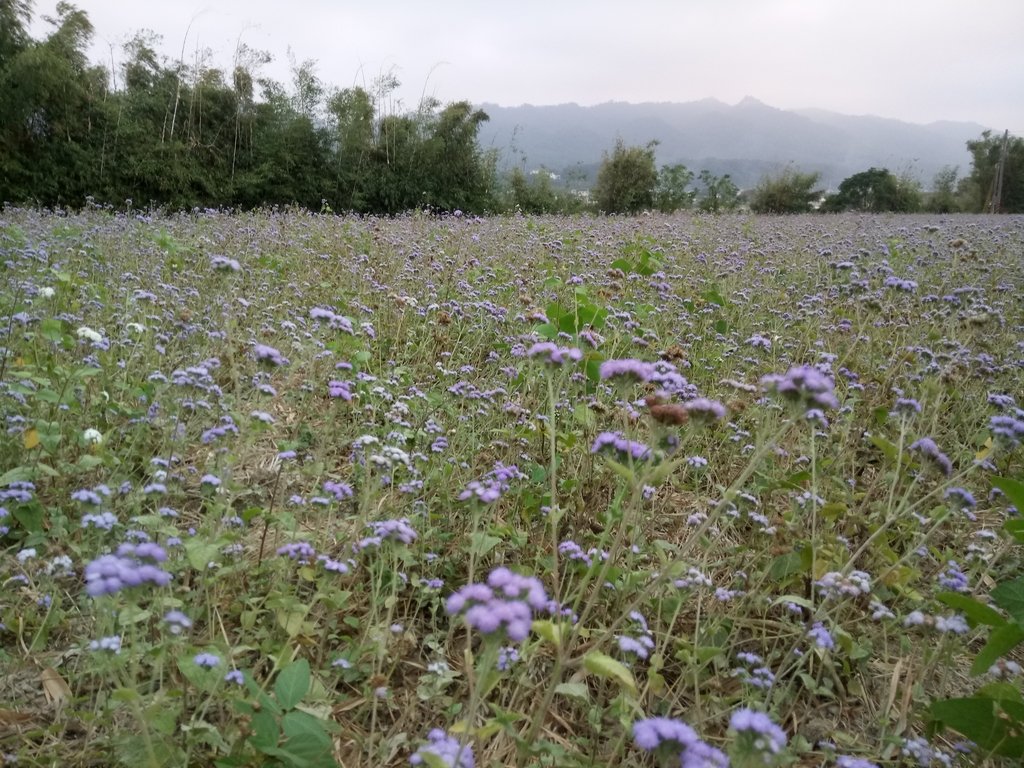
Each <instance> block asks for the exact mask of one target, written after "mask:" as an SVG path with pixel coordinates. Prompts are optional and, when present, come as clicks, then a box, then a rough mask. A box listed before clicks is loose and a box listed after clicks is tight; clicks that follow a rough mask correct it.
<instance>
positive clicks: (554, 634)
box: [532, 619, 562, 648]
mask: <svg viewBox="0 0 1024 768" xmlns="http://www.w3.org/2000/svg"><path fill="white" fill-rule="evenodd" d="M532 629H533V631H534V632H536V633H537V635H538V636H539V637H541V638H542V639H544V640H547V641H548V642H549V643H551V644H552V645H553V646H555V647H556V648H557V647H559V646H560V645H561V644H562V625H561V624H559V623H557V622H554V621H549V620H547V619H536V620H534V622H533V624H532Z"/></svg>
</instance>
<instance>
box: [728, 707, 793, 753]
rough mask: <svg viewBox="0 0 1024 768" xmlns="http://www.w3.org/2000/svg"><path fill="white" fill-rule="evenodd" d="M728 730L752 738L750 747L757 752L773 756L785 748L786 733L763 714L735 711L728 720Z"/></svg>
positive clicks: (744, 710)
mask: <svg viewBox="0 0 1024 768" xmlns="http://www.w3.org/2000/svg"><path fill="white" fill-rule="evenodd" d="M729 728H730V729H731V730H733V731H736V733H737V734H746V735H748V736H750V737H752V739H753V741H752V746H753V747H754V749H756V750H757V751H758V752H769V753H771V754H773V755H774V754H777V753H779V752H781V751H782V748H783V747H784V746H786V732H785V731H783V730H782V729H781V728H779V726H777V725H776V724H775V723H773V722H772V720H771V718H770V717H768V715H766V714H764V713H763V712H755V711H754V710H752V709H746V708H744V709H737V710H736V711H735V712H733V713H732V717H730V718H729Z"/></svg>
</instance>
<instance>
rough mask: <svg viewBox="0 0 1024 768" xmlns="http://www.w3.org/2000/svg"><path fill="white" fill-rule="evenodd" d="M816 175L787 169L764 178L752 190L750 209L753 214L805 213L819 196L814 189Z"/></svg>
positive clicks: (817, 178)
mask: <svg viewBox="0 0 1024 768" xmlns="http://www.w3.org/2000/svg"><path fill="white" fill-rule="evenodd" d="M819 179H820V174H817V173H801V172H800V171H796V170H793V169H792V168H787V169H786V170H784V171H783V172H782V173H780V174H777V175H775V176H766V177H765V178H763V179H762V180H761V183H760V184H758V185H757V187H755V188H754V192H753V195H752V196H751V200H750V209H751V210H752V211H754V213H807V212H808V211H809V210H811V207H812V204H813V203H814V202H815V201H816V200H817V199H818V198H819V197H820V196H821V190H820V189H815V185H816V184H817V183H818V180H819Z"/></svg>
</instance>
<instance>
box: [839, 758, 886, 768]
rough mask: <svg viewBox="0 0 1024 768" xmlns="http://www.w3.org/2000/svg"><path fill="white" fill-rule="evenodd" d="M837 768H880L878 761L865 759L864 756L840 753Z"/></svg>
mask: <svg viewBox="0 0 1024 768" xmlns="http://www.w3.org/2000/svg"><path fill="white" fill-rule="evenodd" d="M836 768H878V763H873V762H871V761H870V760H865V759H864V758H863V757H851V756H850V755H838V756H836Z"/></svg>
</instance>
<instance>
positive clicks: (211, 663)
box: [192, 653, 220, 669]
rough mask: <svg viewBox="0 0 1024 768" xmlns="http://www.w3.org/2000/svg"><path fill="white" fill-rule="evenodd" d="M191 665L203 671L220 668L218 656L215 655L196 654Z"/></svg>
mask: <svg viewBox="0 0 1024 768" xmlns="http://www.w3.org/2000/svg"><path fill="white" fill-rule="evenodd" d="M192 663H193V664H195V665H196V666H197V667H202V668H203V669H213V668H214V667H218V666H220V656H218V655H217V654H215V653H197V654H196V655H195V656H194V657H193V658H192Z"/></svg>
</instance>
